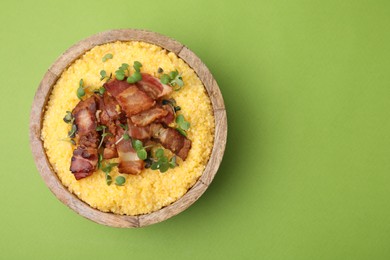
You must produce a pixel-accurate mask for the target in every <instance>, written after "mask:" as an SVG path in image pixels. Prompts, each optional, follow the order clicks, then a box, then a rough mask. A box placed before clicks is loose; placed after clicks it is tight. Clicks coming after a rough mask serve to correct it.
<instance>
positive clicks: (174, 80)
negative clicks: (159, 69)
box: [160, 70, 184, 91]
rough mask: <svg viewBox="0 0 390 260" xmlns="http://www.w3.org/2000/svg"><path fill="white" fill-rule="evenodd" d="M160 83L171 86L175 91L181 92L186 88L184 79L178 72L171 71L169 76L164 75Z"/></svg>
mask: <svg viewBox="0 0 390 260" xmlns="http://www.w3.org/2000/svg"><path fill="white" fill-rule="evenodd" d="M160 81H161V83H163V84H169V85H170V86H172V87H174V90H175V91H178V90H180V89H181V88H182V87H183V86H184V82H183V78H182V76H181V74H179V72H178V71H177V70H174V71H171V72H169V73H168V74H162V75H161V76H160Z"/></svg>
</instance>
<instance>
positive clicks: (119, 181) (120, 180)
mask: <svg viewBox="0 0 390 260" xmlns="http://www.w3.org/2000/svg"><path fill="white" fill-rule="evenodd" d="M125 182H126V178H125V177H123V176H118V177H116V178H115V185H117V186H123V185H124V184H125Z"/></svg>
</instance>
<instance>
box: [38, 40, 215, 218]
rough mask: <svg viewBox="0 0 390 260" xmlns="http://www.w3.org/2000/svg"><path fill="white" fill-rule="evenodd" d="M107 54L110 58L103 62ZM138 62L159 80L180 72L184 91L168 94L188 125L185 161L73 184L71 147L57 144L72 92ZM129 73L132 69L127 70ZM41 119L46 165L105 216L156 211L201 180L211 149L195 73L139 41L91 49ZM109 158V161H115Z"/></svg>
mask: <svg viewBox="0 0 390 260" xmlns="http://www.w3.org/2000/svg"><path fill="white" fill-rule="evenodd" d="M108 53H111V54H113V58H112V59H109V60H107V61H105V62H103V61H102V57H103V56H104V55H106V54H108ZM134 61H140V62H141V63H142V65H143V66H142V68H141V72H146V73H149V74H151V75H153V76H155V77H158V72H157V70H158V68H159V67H161V68H162V69H163V70H164V72H165V73H168V72H170V71H173V70H175V69H177V70H178V71H179V73H182V77H183V81H184V84H185V85H184V87H183V88H182V89H181V90H180V91H177V92H176V91H173V93H172V94H171V95H170V96H171V97H172V98H174V99H175V100H176V102H177V105H179V106H180V107H181V111H180V112H181V114H183V115H184V116H185V118H186V120H187V121H189V122H190V123H191V127H190V129H189V130H188V132H187V133H188V138H189V139H190V140H191V141H192V148H191V150H190V151H189V154H188V157H187V159H186V160H185V161H184V162H183V161H181V160H180V159H178V164H179V166H177V167H175V168H174V169H169V170H168V171H167V172H165V173H160V172H159V171H158V170H151V169H144V170H143V171H142V173H141V174H140V175H128V174H119V173H118V170H117V167H114V168H113V170H112V171H111V173H110V174H111V176H112V179H113V180H115V178H116V177H117V176H119V175H122V176H124V177H125V178H126V183H125V185H124V186H116V185H115V184H114V183H112V184H111V185H110V186H108V185H107V184H106V180H105V174H104V173H103V172H102V171H101V170H97V171H96V172H95V173H93V174H92V175H91V176H89V177H87V178H84V179H81V180H79V181H77V180H76V179H75V177H74V175H73V174H72V173H71V172H70V170H69V167H70V162H71V157H72V153H73V150H74V149H75V147H74V146H73V145H72V144H70V143H69V142H66V141H62V140H61V139H64V138H65V137H66V136H67V134H68V131H69V130H70V125H69V124H66V123H64V121H63V117H64V115H65V113H66V111H72V110H73V108H74V107H75V106H76V104H77V103H78V102H79V99H78V98H77V95H76V91H77V88H78V86H79V81H80V79H83V80H84V86H92V87H89V88H88V89H87V91H88V92H87V93H89V92H92V91H93V89H98V88H99V87H100V86H101V85H102V83H103V82H102V81H100V74H99V73H100V71H101V70H105V71H106V72H107V74H108V75H109V74H110V73H113V75H115V71H116V70H117V69H118V67H120V66H121V64H122V63H128V64H133V62H134ZM131 73H133V68H131ZM46 109H47V110H46V112H45V115H44V120H43V127H42V134H41V137H42V140H43V142H44V147H45V150H46V154H47V156H48V158H49V161H50V163H51V165H52V167H53V168H54V170H55V171H56V173H57V175H58V176H59V178H60V180H61V181H62V183H63V184H64V185H65V186H66V187H68V189H69V190H70V191H71V192H72V193H74V194H75V195H77V196H78V197H79V198H80V199H81V200H83V201H84V202H86V203H88V204H89V205H90V206H92V207H94V208H97V209H99V210H101V211H105V212H114V213H117V214H126V215H138V214H146V213H150V212H153V211H156V210H158V209H160V208H162V207H164V206H167V205H169V204H171V203H173V202H175V201H176V200H177V199H179V198H180V197H182V196H183V195H184V194H185V193H186V192H187V190H188V189H189V188H191V187H192V186H193V185H194V184H195V182H196V181H197V180H198V178H199V177H200V176H201V174H202V172H203V170H204V168H205V166H206V164H207V162H208V159H209V157H210V153H211V150H212V147H213V142H214V116H213V113H212V107H211V103H210V100H209V97H208V96H207V93H206V90H205V88H204V86H203V85H202V82H201V81H200V80H199V78H198V77H197V75H196V74H195V72H194V71H193V70H192V69H191V68H190V67H189V66H188V65H187V64H186V63H185V62H184V61H183V60H181V59H180V58H178V57H177V56H176V55H175V54H174V53H171V52H168V51H166V50H164V49H162V48H161V47H158V46H156V45H153V44H148V43H144V42H115V43H109V44H105V45H101V46H97V47H94V48H93V49H92V50H90V51H88V52H86V53H85V54H84V55H83V56H82V57H80V58H79V59H78V60H76V61H75V62H74V63H73V64H72V65H71V66H70V67H69V68H68V69H67V70H65V71H64V72H63V73H62V75H61V77H60V78H59V79H58V81H57V83H56V84H55V86H54V88H53V90H52V93H51V96H50V99H49V102H48V105H47V108H46ZM116 160H117V159H112V160H110V162H115V161H116Z"/></svg>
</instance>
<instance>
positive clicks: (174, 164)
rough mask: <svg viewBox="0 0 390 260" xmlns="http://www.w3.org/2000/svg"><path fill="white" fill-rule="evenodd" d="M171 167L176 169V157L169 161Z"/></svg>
mask: <svg viewBox="0 0 390 260" xmlns="http://www.w3.org/2000/svg"><path fill="white" fill-rule="evenodd" d="M169 167H170V168H175V167H176V156H172V158H171V160H169Z"/></svg>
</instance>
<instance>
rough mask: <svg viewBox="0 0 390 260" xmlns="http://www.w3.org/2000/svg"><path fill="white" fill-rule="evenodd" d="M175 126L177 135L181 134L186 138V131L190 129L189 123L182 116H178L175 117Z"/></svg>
mask: <svg viewBox="0 0 390 260" xmlns="http://www.w3.org/2000/svg"><path fill="white" fill-rule="evenodd" d="M176 124H177V126H178V128H176V130H177V131H179V133H181V134H182V135H184V136H187V132H186V131H187V130H188V129H189V128H190V123H189V122H188V121H186V120H185V119H184V116H183V115H178V116H177V117H176Z"/></svg>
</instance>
